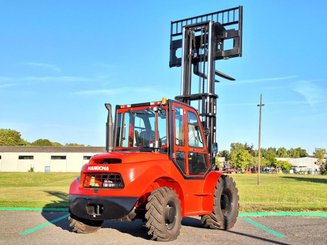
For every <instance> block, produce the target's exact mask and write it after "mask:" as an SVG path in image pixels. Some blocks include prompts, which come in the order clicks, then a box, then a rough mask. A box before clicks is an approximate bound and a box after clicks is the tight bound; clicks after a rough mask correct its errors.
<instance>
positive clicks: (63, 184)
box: [0, 173, 327, 212]
mask: <svg viewBox="0 0 327 245" xmlns="http://www.w3.org/2000/svg"><path fill="white" fill-rule="evenodd" d="M78 175H79V173H0V207H40V208H42V207H67V206H68V203H67V193H68V189H69V185H70V183H71V182H72V180H73V179H75V178H76V177H77V176H78ZM231 176H232V178H233V179H234V180H235V182H236V185H237V187H238V189H239V196H240V206H241V207H240V210H241V211H242V212H256V211H327V176H321V175H319V176H313V175H271V174H262V175H261V182H260V185H257V181H256V178H257V177H256V175H247V174H234V175H231Z"/></svg>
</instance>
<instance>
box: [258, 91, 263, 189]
mask: <svg viewBox="0 0 327 245" xmlns="http://www.w3.org/2000/svg"><path fill="white" fill-rule="evenodd" d="M257 106H259V137H258V175H257V185H259V184H260V168H261V111H262V107H263V106H264V104H262V94H260V104H259V105H257Z"/></svg>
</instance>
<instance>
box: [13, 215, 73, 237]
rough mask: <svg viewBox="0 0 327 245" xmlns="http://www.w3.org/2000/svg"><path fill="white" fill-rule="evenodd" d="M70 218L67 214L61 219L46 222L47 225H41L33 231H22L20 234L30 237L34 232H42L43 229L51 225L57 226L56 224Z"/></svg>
mask: <svg viewBox="0 0 327 245" xmlns="http://www.w3.org/2000/svg"><path fill="white" fill-rule="evenodd" d="M68 216H69V214H65V215H64V216H61V217H59V218H56V219H53V220H50V221H49V222H46V223H43V224H40V225H38V226H35V227H33V228H31V229H28V230H25V231H22V232H21V233H19V234H21V235H28V234H31V233H33V232H36V231H38V230H41V229H43V228H45V227H47V226H49V225H52V224H55V223H57V222H59V221H60V220H63V219H66V218H67V217H68Z"/></svg>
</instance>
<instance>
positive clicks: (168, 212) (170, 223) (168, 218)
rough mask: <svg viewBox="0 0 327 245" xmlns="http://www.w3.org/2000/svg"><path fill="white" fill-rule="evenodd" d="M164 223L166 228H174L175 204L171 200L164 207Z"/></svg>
mask: <svg viewBox="0 0 327 245" xmlns="http://www.w3.org/2000/svg"><path fill="white" fill-rule="evenodd" d="M164 217H165V224H166V227H167V229H168V230H171V229H172V228H174V226H175V223H176V206H175V204H174V203H173V202H168V203H167V205H166V208H165V215H164Z"/></svg>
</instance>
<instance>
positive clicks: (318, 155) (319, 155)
mask: <svg viewBox="0 0 327 245" xmlns="http://www.w3.org/2000/svg"><path fill="white" fill-rule="evenodd" d="M313 154H314V156H315V157H316V158H318V164H322V163H323V159H324V158H325V154H326V149H324V148H316V149H315V152H314V153H313Z"/></svg>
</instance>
